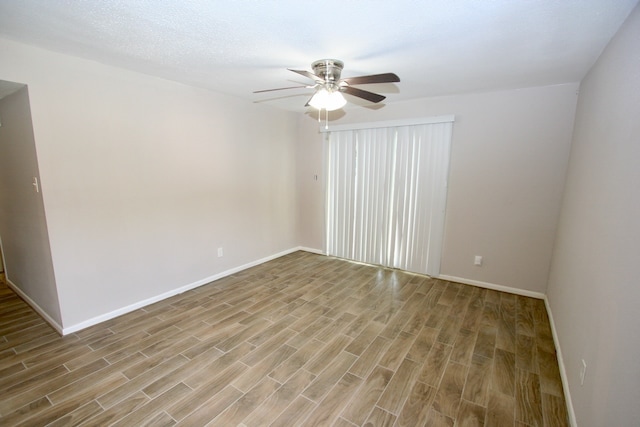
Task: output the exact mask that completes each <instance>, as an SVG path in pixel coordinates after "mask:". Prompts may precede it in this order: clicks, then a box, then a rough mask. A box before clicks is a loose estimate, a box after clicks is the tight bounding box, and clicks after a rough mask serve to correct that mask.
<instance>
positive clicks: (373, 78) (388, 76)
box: [340, 73, 400, 85]
mask: <svg viewBox="0 0 640 427" xmlns="http://www.w3.org/2000/svg"><path fill="white" fill-rule="evenodd" d="M399 81H400V77H398V76H397V75H395V74H393V73H384V74H372V75H370V76H360V77H349V78H346V79H342V80H340V82H345V83H347V84H350V85H364V84H369V83H396V82H399Z"/></svg>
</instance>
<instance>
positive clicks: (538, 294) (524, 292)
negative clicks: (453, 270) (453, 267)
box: [438, 274, 545, 299]
mask: <svg viewBox="0 0 640 427" xmlns="http://www.w3.org/2000/svg"><path fill="white" fill-rule="evenodd" d="M438 279H442V280H448V281H449V282H456V283H463V284H465V285H473V286H479V287H481V288H487V289H493V290H494V291H501V292H507V293H510V294H516V295H521V296H523V297H531V298H536V299H544V298H545V295H544V294H543V293H542V292H535V291H529V290H526V289H519V288H512V287H510V286H504V285H496V284H494V283H488V282H481V281H479V280H472V279H464V278H462V277H455V276H447V275H446V274H441V275H439V276H438Z"/></svg>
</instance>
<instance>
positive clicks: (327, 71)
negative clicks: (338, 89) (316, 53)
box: [311, 59, 344, 84]
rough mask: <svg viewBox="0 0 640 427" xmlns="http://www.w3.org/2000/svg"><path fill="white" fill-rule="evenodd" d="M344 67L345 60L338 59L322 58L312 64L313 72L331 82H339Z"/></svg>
mask: <svg viewBox="0 0 640 427" xmlns="http://www.w3.org/2000/svg"><path fill="white" fill-rule="evenodd" d="M343 67H344V62H342V61H340V60H338V59H320V60H318V61H314V62H313V63H312V64H311V68H312V69H313V74H315V75H316V76H318V77H321V78H323V79H324V81H325V82H327V83H329V84H334V83H337V82H338V80H340V73H341V72H342V68H343Z"/></svg>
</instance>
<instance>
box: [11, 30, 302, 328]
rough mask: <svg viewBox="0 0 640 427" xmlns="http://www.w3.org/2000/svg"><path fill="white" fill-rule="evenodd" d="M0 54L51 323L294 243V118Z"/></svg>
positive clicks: (88, 69)
mask: <svg viewBox="0 0 640 427" xmlns="http://www.w3.org/2000/svg"><path fill="white" fill-rule="evenodd" d="M0 56H1V57H2V58H3V59H2V61H1V62H0V79H4V80H9V81H19V82H23V83H26V84H28V86H29V93H30V95H31V110H32V115H33V123H34V134H35V141H36V148H37V153H38V159H39V163H40V176H41V181H42V190H43V197H44V205H45V210H46V215H47V222H48V225H49V234H50V241H51V253H52V257H53V264H54V267H55V274H56V281H57V288H58V295H59V298H60V306H61V314H62V316H61V317H62V319H61V321H62V326H63V327H65V328H67V329H68V328H73V327H74V326H75V325H78V324H82V323H83V322H87V321H90V320H91V319H93V318H95V317H96V316H100V315H105V314H108V313H112V312H113V311H114V310H118V309H121V308H123V307H127V306H131V305H132V304H136V303H138V302H140V301H145V300H148V299H150V298H154V297H156V296H158V295H162V294H164V293H167V292H171V291H172V290H175V289H177V288H180V287H183V286H188V285H190V284H193V283H196V282H198V281H200V280H202V279H204V278H207V277H211V276H215V275H216V274H219V273H221V272H224V271H228V270H229V269H233V268H237V267H239V266H242V265H245V264H247V263H251V262H254V261H256V260H259V259H262V258H264V257H268V256H272V255H274V254H277V253H279V252H282V251H285V250H289V249H291V248H293V247H295V246H296V243H297V242H296V235H295V234H296V233H295V221H296V200H295V195H296V193H295V178H296V176H295V158H294V156H295V143H296V135H297V117H296V115H295V114H293V113H287V112H282V111H277V110H275V109H272V108H269V107H266V106H262V105H257V104H252V103H250V102H246V101H243V100H240V99H237V98H233V97H228V96H224V95H220V94H215V93H212V92H209V91H205V90H201V89H197V88H193V87H189V86H185V85H181V84H178V83H174V82H170V81H166V80H162V79H158V78H154V77H150V76H145V75H142V74H137V73H133V72H128V71H125V70H122V69H118V68H113V67H109V66H105V65H102V64H98V63H95V62H91V61H86V60H82V59H78V58H74V57H69V56H65V55H61V54H57V53H53V52H50V51H45V50H41V49H37V48H33V47H30V46H27V45H22V44H18V43H14V42H10V41H7V40H0ZM218 247H223V248H224V256H223V257H222V258H218V257H217V255H216V252H217V248H218ZM7 267H10V266H7Z"/></svg>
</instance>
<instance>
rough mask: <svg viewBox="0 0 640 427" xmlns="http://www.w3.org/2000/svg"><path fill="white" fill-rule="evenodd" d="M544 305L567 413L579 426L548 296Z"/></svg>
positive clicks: (573, 424) (572, 424) (571, 420)
mask: <svg viewBox="0 0 640 427" xmlns="http://www.w3.org/2000/svg"><path fill="white" fill-rule="evenodd" d="M544 306H545V307H546V309H547V316H548V317H549V325H551V335H553V344H554V345H555V347H556V357H557V359H558V369H560V379H562V389H563V390H564V398H565V401H566V403H567V413H568V415H569V424H571V426H572V427H577V426H578V421H577V420H576V413H575V411H574V409H573V401H572V400H571V393H570V392H569V377H568V376H567V369H566V368H565V366H564V358H563V357H562V349H561V348H560V340H559V339H558V332H557V331H556V324H555V322H554V321H553V314H552V313H551V306H550V305H549V300H548V299H547V296H546V295H545V297H544Z"/></svg>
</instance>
